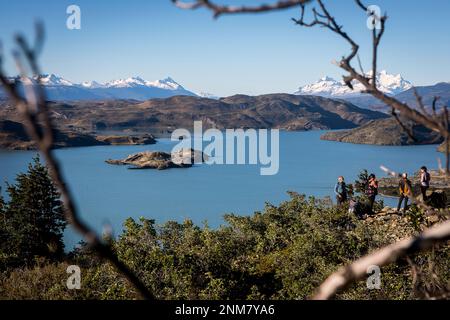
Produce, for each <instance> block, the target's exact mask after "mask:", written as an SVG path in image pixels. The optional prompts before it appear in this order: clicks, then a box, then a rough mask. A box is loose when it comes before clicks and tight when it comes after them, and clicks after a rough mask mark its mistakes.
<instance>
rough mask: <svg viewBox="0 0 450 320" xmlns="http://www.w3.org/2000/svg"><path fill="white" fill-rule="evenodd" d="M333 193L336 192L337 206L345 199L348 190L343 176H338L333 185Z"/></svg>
mask: <svg viewBox="0 0 450 320" xmlns="http://www.w3.org/2000/svg"><path fill="white" fill-rule="evenodd" d="M334 193H335V194H336V202H337V204H338V205H339V206H340V205H342V204H343V203H344V202H345V201H347V196H348V191H347V185H346V184H345V181H344V177H343V176H339V177H338V181H337V183H336V186H335V187H334Z"/></svg>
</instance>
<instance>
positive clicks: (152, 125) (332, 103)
mask: <svg viewBox="0 0 450 320" xmlns="http://www.w3.org/2000/svg"><path fill="white" fill-rule="evenodd" d="M50 110H51V111H52V117H53V118H54V123H55V125H56V126H57V128H58V129H59V130H61V131H67V130H70V131H77V132H82V133H93V132H95V133H96V134H97V133H98V134H103V133H104V132H116V133H117V132H122V133H124V134H125V133H126V134H129V133H132V132H135V133H136V132H138V133H153V134H156V135H160V134H167V133H170V132H172V131H173V130H174V129H176V128H187V129H190V128H192V125H193V122H194V121H195V120H199V121H202V122H203V126H204V128H218V129H226V128H278V129H283V130H315V129H350V128H355V127H357V126H359V125H362V124H365V123H367V122H369V121H371V120H373V119H382V118H385V117H387V116H386V115H385V114H383V113H379V112H374V111H370V110H365V109H361V108H358V107H356V106H354V105H352V104H350V103H348V102H345V101H338V100H332V99H327V98H322V97H316V96H296V95H289V94H269V95H262V96H254V97H252V96H245V95H236V96H231V97H227V98H221V99H219V100H216V99H207V98H200V97H192V96H175V97H170V98H165V99H152V100H147V101H144V102H139V101H134V100H117V101H77V102H67V103H62V102H52V103H50ZM0 117H1V118H3V119H8V120H12V121H15V122H20V121H21V118H20V115H19V114H18V113H17V110H16V109H15V107H14V106H12V105H10V104H8V103H7V102H0Z"/></svg>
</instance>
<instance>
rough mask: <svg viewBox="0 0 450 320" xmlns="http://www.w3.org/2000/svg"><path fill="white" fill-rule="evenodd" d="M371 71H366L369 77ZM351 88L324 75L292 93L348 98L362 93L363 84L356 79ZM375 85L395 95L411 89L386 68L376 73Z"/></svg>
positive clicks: (407, 83)
mask: <svg viewBox="0 0 450 320" xmlns="http://www.w3.org/2000/svg"><path fill="white" fill-rule="evenodd" d="M371 75H372V72H368V73H366V76H368V77H370V76H371ZM352 85H353V90H352V89H350V88H349V87H348V86H347V85H346V84H345V83H344V81H337V80H335V79H333V78H331V77H328V76H325V77H323V78H321V79H320V80H319V81H317V82H315V83H312V84H308V85H305V86H303V87H300V88H299V89H298V91H296V92H295V93H294V94H298V95H317V96H322V97H327V98H331V97H333V98H350V97H357V96H361V95H363V93H361V92H362V91H363V90H364V86H363V85H362V84H360V83H359V82H358V81H356V80H354V81H353V82H352ZM377 87H378V88H379V89H380V91H382V92H384V93H386V94H388V95H391V96H395V95H397V94H399V93H401V92H403V91H406V90H408V89H411V88H412V87H413V85H412V84H411V82H409V81H407V80H405V79H403V77H402V76H401V75H400V74H397V75H393V74H389V73H388V72H387V71H386V70H383V71H380V72H378V73H377Z"/></svg>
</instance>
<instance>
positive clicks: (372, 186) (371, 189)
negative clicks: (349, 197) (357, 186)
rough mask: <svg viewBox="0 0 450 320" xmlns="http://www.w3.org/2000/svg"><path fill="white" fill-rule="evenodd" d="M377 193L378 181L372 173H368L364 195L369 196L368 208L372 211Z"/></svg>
mask: <svg viewBox="0 0 450 320" xmlns="http://www.w3.org/2000/svg"><path fill="white" fill-rule="evenodd" d="M377 194H378V181H377V178H376V177H375V175H374V174H373V173H371V174H370V175H369V181H368V184H367V190H366V195H367V196H368V198H369V210H370V212H371V213H373V204H374V203H375V198H376V196H377Z"/></svg>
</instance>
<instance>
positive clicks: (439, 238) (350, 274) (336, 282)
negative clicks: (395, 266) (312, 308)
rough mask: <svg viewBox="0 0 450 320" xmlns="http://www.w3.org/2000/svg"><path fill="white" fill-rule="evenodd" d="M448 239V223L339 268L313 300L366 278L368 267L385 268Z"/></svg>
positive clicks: (449, 230) (332, 293) (323, 297)
mask: <svg viewBox="0 0 450 320" xmlns="http://www.w3.org/2000/svg"><path fill="white" fill-rule="evenodd" d="M449 239H450V221H446V222H444V223H442V224H440V225H437V226H435V227H432V228H430V229H428V230H425V231H424V232H423V233H422V234H421V235H419V236H417V237H412V238H407V239H403V240H401V241H399V242H396V243H394V244H392V245H390V246H387V247H384V248H382V249H379V250H377V251H375V252H373V253H371V254H369V255H367V256H364V257H362V258H360V259H358V260H356V261H355V262H353V263H352V264H350V265H348V266H346V267H343V268H341V269H340V270H338V271H337V272H335V273H333V274H332V275H331V276H329V277H328V278H327V279H326V280H325V281H324V282H323V283H322V285H321V286H320V287H319V288H318V290H317V292H316V294H315V295H314V297H313V299H315V300H324V299H330V298H332V297H333V296H334V295H335V294H336V293H337V292H338V291H339V290H340V289H343V288H345V287H346V286H347V285H349V284H350V283H351V282H354V281H356V280H359V279H362V278H364V277H366V276H367V270H368V268H369V267H370V266H373V265H376V266H378V267H382V266H385V265H387V264H390V263H392V262H395V261H397V260H398V259H400V258H402V257H405V256H407V255H410V254H412V253H415V252H418V251H421V250H426V249H430V248H432V247H433V246H434V245H435V244H436V243H442V242H445V241H448V240H449Z"/></svg>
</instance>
